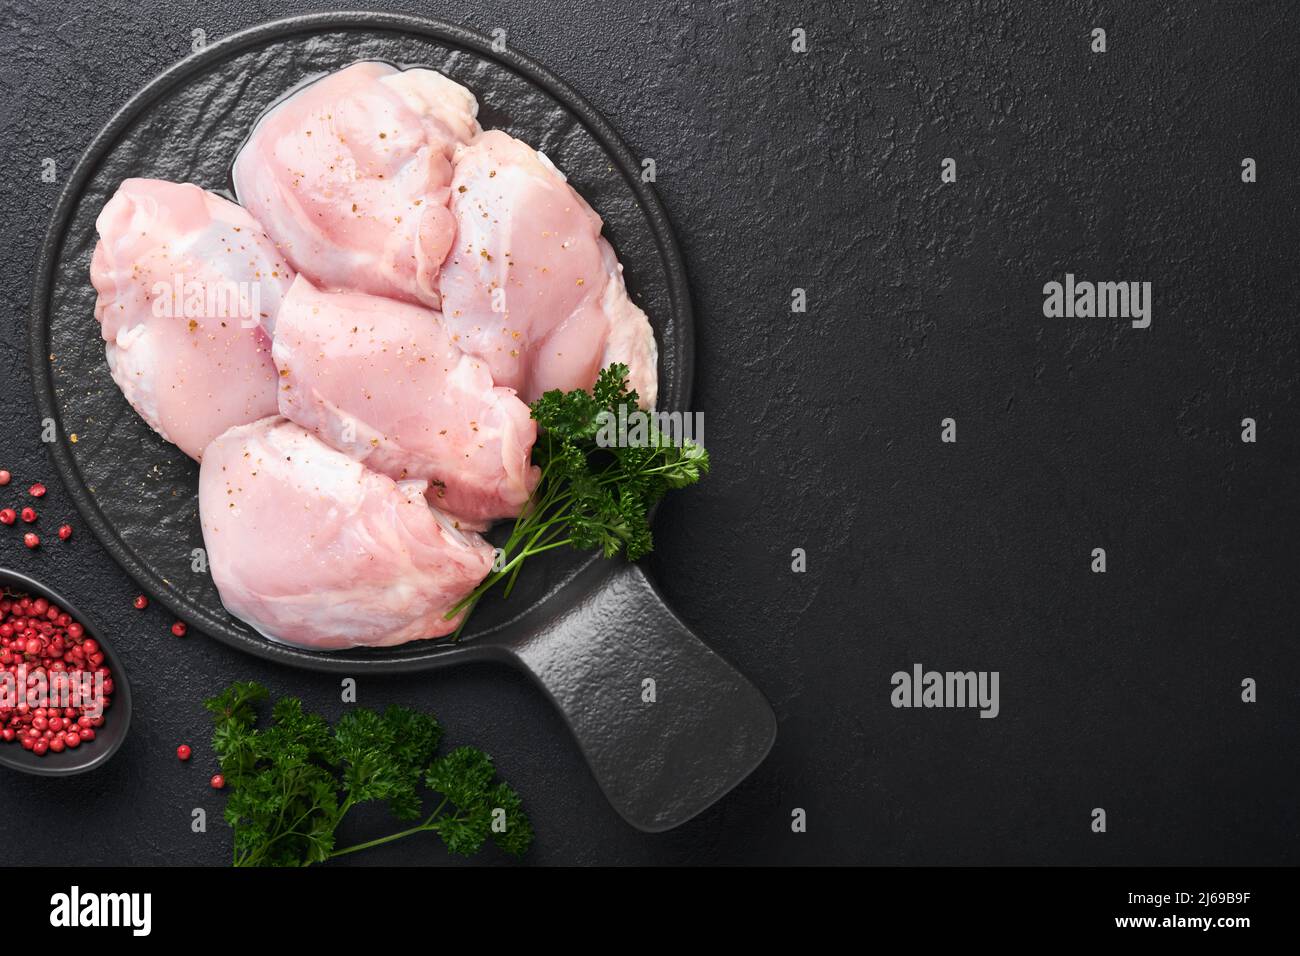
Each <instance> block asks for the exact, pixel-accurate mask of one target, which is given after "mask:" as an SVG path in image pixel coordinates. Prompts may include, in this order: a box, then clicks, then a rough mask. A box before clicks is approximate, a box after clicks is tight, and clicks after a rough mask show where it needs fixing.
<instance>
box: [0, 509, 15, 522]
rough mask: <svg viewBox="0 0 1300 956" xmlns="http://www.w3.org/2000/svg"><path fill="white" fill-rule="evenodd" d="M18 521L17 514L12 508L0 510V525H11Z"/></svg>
mask: <svg viewBox="0 0 1300 956" xmlns="http://www.w3.org/2000/svg"><path fill="white" fill-rule="evenodd" d="M17 520H18V512H16V511H14V509H13V508H5V509H3V510H0V524H13V523H14V522H15V521H17Z"/></svg>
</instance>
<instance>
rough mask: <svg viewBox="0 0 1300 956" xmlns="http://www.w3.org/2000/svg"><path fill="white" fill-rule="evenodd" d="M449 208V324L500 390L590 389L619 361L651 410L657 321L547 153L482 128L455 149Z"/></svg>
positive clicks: (445, 299)
mask: <svg viewBox="0 0 1300 956" xmlns="http://www.w3.org/2000/svg"><path fill="white" fill-rule="evenodd" d="M451 209H452V213H453V214H454V215H455V217H456V226H457V234H456V242H455V245H454V246H453V248H452V250H451V252H450V254H449V255H448V256H447V259H446V261H445V262H444V263H443V267H442V273H441V280H440V288H441V293H442V311H443V319H444V321H445V322H446V323H447V327H448V328H449V329H450V330H451V332H452V334H453V337H454V338H455V340H456V342H457V344H458V345H459V346H460V347H461V348H462V349H464V350H465V351H467V352H469V353H470V354H472V355H477V356H479V357H480V358H482V359H483V360H484V361H485V362H487V363H488V366H489V368H491V370H492V376H493V379H494V380H495V381H496V383H497V384H498V385H507V386H509V387H511V388H514V389H515V390H516V391H518V392H519V394H520V396H521V397H522V398H523V399H524V400H525V401H529V402H531V401H533V400H535V399H536V398H537V397H538V396H540V395H541V394H542V393H543V392H546V391H548V390H550V389H554V388H558V389H563V390H565V391H569V390H572V389H575V388H591V386H592V384H593V383H594V382H595V381H596V375H597V374H598V373H599V372H600V370H601V369H602V368H604V367H606V366H607V365H609V364H610V363H612V362H623V363H624V364H626V365H627V366H628V368H629V370H630V376H629V380H630V384H631V386H632V387H633V388H634V389H636V391H637V394H638V395H639V396H640V399H641V404H642V405H643V406H644V407H647V408H651V407H653V406H654V403H655V399H656V393H657V390H658V389H657V386H658V368H657V364H658V352H657V350H656V347H655V338H654V332H653V331H652V330H651V328H650V322H649V320H648V319H647V318H646V315H645V313H644V312H642V311H641V309H639V308H638V307H637V306H636V305H635V304H634V303H633V302H632V300H631V299H630V298H629V297H628V294H627V289H626V287H625V286H624V283H623V267H622V266H621V265H620V264H619V262H618V259H617V257H616V256H615V255H614V250H613V248H612V247H611V246H610V244H609V243H608V242H606V241H605V240H604V239H603V238H601V235H600V230H601V219H600V216H598V215H597V214H596V212H595V211H594V210H593V209H592V208H591V207H590V206H589V205H587V203H586V201H585V200H583V198H582V197H581V196H579V195H578V194H577V193H576V192H575V191H574V190H573V187H571V186H570V185H569V184H568V182H567V181H566V180H565V178H564V175H563V174H562V173H561V172H560V171H559V170H558V169H556V168H555V166H554V165H552V163H551V161H550V160H549V159H547V158H546V156H545V154H543V153H539V152H537V151H536V150H534V149H532V148H531V147H530V146H528V145H527V144H525V143H522V142H520V141H519V140H517V139H515V138H513V137H511V136H509V135H507V134H505V133H502V132H499V131H497V130H489V131H488V132H486V133H482V134H481V135H479V136H478V137H476V138H475V139H474V141H473V142H472V143H470V144H469V145H468V146H466V147H463V148H461V149H459V150H458V151H457V154H456V160H455V174H454V176H453V177H452V193H451Z"/></svg>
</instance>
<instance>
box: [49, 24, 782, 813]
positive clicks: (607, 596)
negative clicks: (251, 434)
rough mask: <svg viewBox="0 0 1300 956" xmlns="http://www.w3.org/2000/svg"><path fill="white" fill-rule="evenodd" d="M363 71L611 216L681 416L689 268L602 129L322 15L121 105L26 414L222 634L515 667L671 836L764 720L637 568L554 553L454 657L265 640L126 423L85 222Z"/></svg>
mask: <svg viewBox="0 0 1300 956" xmlns="http://www.w3.org/2000/svg"><path fill="white" fill-rule="evenodd" d="M359 59H376V60H386V61H388V62H391V63H396V64H408V65H423V66H430V67H433V68H435V69H438V70H441V71H443V72H444V73H446V74H448V75H449V76H451V77H452V78H453V79H455V80H457V81H459V82H461V83H463V84H464V85H465V86H467V87H468V88H469V89H471V90H472V91H473V92H474V93H475V95H476V96H477V97H478V99H479V103H480V116H479V118H480V120H481V122H482V124H483V126H484V127H485V128H499V129H504V130H506V131H507V132H509V133H511V134H513V135H516V136H519V137H520V138H522V139H524V140H525V141H526V142H528V143H530V144H532V145H533V146H534V147H536V148H538V149H541V150H543V151H544V152H545V153H546V154H547V155H548V156H550V158H551V159H552V160H553V161H554V162H555V163H556V165H557V166H559V168H560V169H562V170H564V172H565V173H566V174H567V175H568V176H569V178H570V181H571V182H572V183H573V184H574V186H575V188H576V189H577V190H578V191H579V192H580V193H581V194H582V195H583V196H584V197H586V199H587V200H588V201H589V202H590V203H591V204H592V206H593V207H595V209H596V210H597V212H599V213H600V214H601V216H602V217H603V218H604V220H605V234H606V236H607V237H608V238H609V239H610V241H611V242H612V243H613V244H614V247H615V248H616V249H617V250H618V253H619V257H620V258H621V260H622V261H623V264H624V266H625V269H626V279H627V284H628V289H629V291H630V292H631V294H632V295H633V297H634V298H635V300H636V301H637V302H638V304H640V305H641V307H642V308H644V309H645V310H646V312H647V313H648V314H649V316H650V318H651V321H652V323H653V324H654V326H655V333H656V335H657V337H658V340H659V346H660V355H661V357H660V369H659V375H660V407H661V408H663V409H665V410H669V411H673V410H682V411H684V410H686V406H687V402H688V400H689V397H690V382H691V374H692V358H693V356H692V328H691V307H690V300H689V292H688V287H687V282H686V276H685V272H684V270H683V267H682V262H681V257H680V254H679V252H678V249H677V245H676V242H675V240H674V238H673V235H672V231H671V228H670V226H669V224H668V220H667V218H666V216H665V214H664V211H663V209H662V207H661V206H660V204H659V201H658V200H657V199H656V197H655V195H654V193H653V192H652V191H651V189H650V188H649V187H648V186H647V185H646V184H645V183H643V182H642V181H641V176H640V173H641V166H640V163H639V161H638V160H637V158H636V157H634V156H632V155H631V154H630V153H629V152H628V150H627V147H626V146H624V145H623V143H622V142H621V141H620V139H619V138H618V136H617V134H616V133H615V132H614V131H613V129H612V128H611V127H610V125H609V124H608V123H607V122H605V120H604V119H602V118H601V117H600V116H599V115H598V114H597V113H596V112H595V111H594V110H593V109H592V108H591V107H590V106H589V105H588V104H587V103H586V102H584V101H583V100H582V99H581V98H580V97H579V96H578V95H577V94H575V93H574V92H573V91H572V90H571V89H569V88H568V87H567V86H566V85H565V84H564V83H562V82H561V81H560V80H559V79H557V78H556V77H555V76H553V75H552V74H551V73H550V72H548V71H547V70H545V69H544V68H542V67H541V66H539V65H537V64H536V63H534V62H532V61H531V60H529V59H528V58H526V57H524V56H521V55H520V54H518V53H515V52H514V51H512V50H509V49H502V50H494V49H493V45H492V42H491V41H489V40H488V39H486V38H483V37H480V36H478V35H476V34H474V33H471V32H469V31H467V30H464V29H461V28H459V27H454V26H450V25H447V24H442V23H437V22H433V21H429V20H424V19H418V18H414V17H408V16H402V15H394V14H379V13H331V14H315V15H310V16H302V17H295V18H292V19H288V20H282V21H278V22H275V23H270V24H266V25H263V26H260V27H255V28H253V29H251V30H247V31H244V32H242V33H238V34H235V35H233V36H230V37H227V38H225V39H223V40H220V41H219V42H217V43H214V44H212V45H211V46H209V47H207V48H206V49H204V50H201V51H199V52H197V53H196V54H194V55H193V56H190V57H189V58H187V59H185V60H184V61H182V62H180V63H178V64H176V65H175V66H174V67H172V68H171V69H169V70H167V71H166V72H165V73H164V74H162V75H161V76H160V77H158V78H157V79H156V80H154V81H153V82H152V83H150V84H149V85H148V86H146V87H145V88H144V89H143V90H141V91H140V92H139V93H137V94H136V95H135V96H134V97H133V98H132V99H131V101H130V102H128V103H127V104H126V106H125V107H124V108H123V109H122V110H121V112H120V113H118V115H117V116H115V117H114V118H113V120H112V121H111V122H110V123H109V124H108V126H107V127H106V128H105V129H104V130H103V132H101V133H100V134H99V136H97V137H96V138H95V140H94V142H93V143H92V144H91V145H90V147H89V149H88V150H87V151H86V154H85V156H84V157H83V158H82V160H81V162H80V163H79V164H78V166H77V167H76V169H75V170H74V172H73V174H72V177H71V180H70V181H69V183H68V185H67V187H66V189H65V190H64V192H63V195H62V197H61V198H60V201H59V205H58V208H57V210H56V212H55V216H54V222H53V224H52V226H51V229H50V233H49V236H48V237H47V239H46V242H45V245H44V248H43V249H42V252H41V258H40V261H39V264H38V269H37V276H36V284H35V290H34V297H33V315H32V326H31V362H32V371H33V380H34V382H35V389H36V402H37V406H38V408H39V411H40V414H41V416H42V418H46V419H52V420H53V421H54V422H55V423H56V425H57V435H58V440H57V441H56V442H54V443H52V444H51V446H50V447H51V454H52V455H53V458H54V463H55V467H56V469H57V470H58V471H59V473H60V475H61V476H62V478H63V480H64V482H65V483H66V484H67V487H68V490H69V493H70V494H71V495H72V497H73V500H74V501H75V502H76V504H77V507H78V509H79V510H80V511H81V513H82V516H83V517H84V518H85V520H86V522H87V524H89V526H90V527H91V529H92V530H93V531H94V532H95V534H96V535H98V537H99V539H100V540H101V541H102V542H103V543H104V545H105V547H107V548H108V550H109V552H110V553H111V554H112V555H113V556H114V557H115V558H116V559H117V560H118V561H119V562H120V563H121V564H122V566H123V567H124V568H126V570H127V571H128V572H129V573H130V574H131V575H132V576H133V577H134V578H135V579H136V580H137V581H138V582H139V583H140V584H141V586H142V587H143V588H144V589H145V590H146V591H147V592H148V593H149V594H150V595H152V596H153V597H154V598H156V599H157V600H159V601H161V602H162V603H163V604H165V605H166V606H167V607H169V608H171V609H172V610H173V611H175V612H176V614H177V615H179V616H180V617H182V618H185V619H186V620H188V621H190V622H192V623H193V624H194V625H196V626H197V627H199V628H200V629H201V630H203V631H205V632H206V633H208V634H211V635H212V636H213V637H215V638H217V639H218V640H220V641H223V642H224V643H227V644H230V645H231V646H233V647H237V648H240V649H242V650H245V651H248V652H250V653H253V654H256V655H258V656H260V657H265V658H268V659H271V660H276V661H281V662H283V663H286V664H289V665H291V666H295V667H304V668H311V669H314V670H326V671H337V672H342V673H355V672H357V671H368V672H372V673H373V672H398V671H416V670H422V669H426V668H434V667H443V666H449V665H452V664H457V663H461V662H466V661H476V660H479V661H481V660H494V661H500V662H505V663H509V664H512V665H514V666H517V667H521V668H523V669H524V670H526V671H527V672H528V673H529V674H531V675H532V677H533V678H534V679H535V680H536V681H537V682H538V683H539V684H540V685H541V687H542V688H543V689H544V690H545V692H546V693H547V694H548V695H549V696H550V698H551V699H552V700H553V701H554V702H555V704H556V705H557V706H558V707H559V708H560V710H561V711H562V713H563V714H564V717H565V719H566V721H567V722H568V724H569V726H570V727H571V728H572V730H573V733H574V735H575V736H576V737H577V739H578V743H579V745H580V746H581V748H582V751H583V753H584V754H585V755H586V758H587V760H588V762H589V763H590V765H591V768H592V770H593V772H594V773H595V775H596V778H597V780H598V781H599V783H600V785H601V787H602V788H603V790H604V792H605V794H606V795H607V796H608V797H609V799H610V802H611V803H612V804H613V805H614V807H615V808H616V809H617V810H618V811H619V812H620V813H621V814H622V815H623V816H624V817H625V818H626V819H627V820H628V821H629V822H630V823H631V824H633V825H634V826H636V827H638V828H640V829H643V830H651V831H658V830H666V829H668V828H670V827H673V826H676V825H678V824H680V823H682V822H684V821H685V820H687V819H689V818H690V817H692V816H694V815H695V814H696V813H698V812H700V811H701V810H703V809H704V808H705V807H707V806H709V805H710V804H711V803H713V802H714V801H715V800H717V799H718V798H719V797H720V796H722V795H723V794H724V793H726V792H727V791H728V790H729V789H731V788H732V787H733V786H734V785H735V784H737V783H738V782H739V781H740V780H741V779H743V778H744V777H745V776H746V775H747V774H748V773H749V772H750V771H751V770H753V769H754V767H756V766H757V765H758V763H759V762H760V761H761V760H762V759H763V757H764V756H766V754H767V751H768V750H769V749H770V747H771V744H772V740H773V738H774V736H775V732H776V725H775V718H774V715H773V713H772V710H771V708H770V707H769V706H768V704H767V702H766V700H764V698H763V696H762V695H761V694H760V693H759V692H758V690H757V689H756V688H755V687H754V686H753V685H752V684H750V683H749V681H748V680H746V679H745V678H744V677H743V676H742V675H740V674H739V673H737V672H736V671H735V670H734V669H733V668H732V667H731V666H730V665H728V664H727V663H726V662H725V661H723V660H722V659H721V658H720V657H718V656H717V655H716V654H714V653H713V652H712V651H710V650H709V649H708V648H707V647H705V645H704V644H702V643H701V642H700V641H699V640H698V639H697V638H696V637H695V636H694V635H693V634H691V633H690V631H689V630H688V629H687V628H686V627H685V626H684V625H683V624H682V623H681V622H680V621H679V620H678V619H677V618H676V617H675V616H674V615H673V613H672V612H671V611H670V610H669V609H668V608H667V606H666V605H665V604H664V602H663V601H662V600H661V599H660V597H659V596H658V594H657V593H656V592H655V590H654V588H653V587H652V585H651V584H650V582H649V581H648V580H647V578H646V576H645V575H644V574H643V572H642V571H641V569H640V568H639V567H636V566H632V565H626V564H623V563H621V562H614V561H605V560H603V559H593V558H590V557H589V556H586V555H581V554H578V553H576V552H575V553H569V554H565V553H563V552H561V551H556V552H550V553H549V554H548V555H546V556H545V557H546V559H547V560H538V559H534V562H532V563H530V566H529V569H528V573H527V574H525V575H523V576H522V577H521V579H520V582H519V586H518V587H517V588H516V589H515V592H514V593H513V594H512V595H511V597H510V598H509V599H508V600H501V599H488V600H485V601H484V602H483V603H482V604H481V605H480V607H479V609H478V610H477V611H476V613H475V616H474V618H473V620H472V621H471V623H470V625H469V627H468V628H467V629H466V633H465V634H464V635H463V636H462V638H461V640H460V642H459V643H457V644H451V643H448V642H430V641H424V642H414V643H411V644H407V645H404V646H401V647H397V648H388V649H377V650H352V651H344V652H337V653H323V652H313V651H308V650H303V649H299V648H293V647H289V646H286V645H282V644H275V643H272V642H270V641H267V640H266V639H265V638H263V637H261V636H260V635H258V634H256V633H255V632H253V631H252V630H251V629H249V628H248V627H246V626H245V625H244V624H242V623H241V622H240V621H238V620H236V619H234V618H233V617H231V616H230V615H229V614H227V613H226V611H225V609H224V608H223V607H222V605H221V601H220V599H219V597H218V595H217V592H216V588H215V587H214V586H213V584H212V580H211V578H210V577H209V575H208V574H207V572H206V569H205V567H204V563H203V552H202V547H203V538H202V533H201V531H200V528H199V519H198V500H197V466H196V465H195V464H194V463H193V462H192V461H191V460H190V459H188V458H187V457H186V456H185V455H183V454H182V453H181V452H180V451H178V450H177V449H176V448H174V447H173V446H171V445H169V444H167V443H166V442H164V441H163V440H162V439H160V438H159V437H158V436H157V435H155V434H154V433H153V432H152V431H151V430H150V429H149V428H148V426H146V425H145V424H144V422H143V421H141V420H140V419H139V418H138V417H137V416H136V414H135V413H134V412H133V411H132V409H131V408H130V407H129V406H128V405H127V404H126V402H125V400H124V399H123V398H122V396H121V394H120V393H119V391H118V389H117V387H116V385H114V383H113V381H112V379H111V378H110V376H109V373H108V368H107V364H106V362H105V360H104V346H103V342H102V340H101V338H100V334H99V328H98V325H97V323H96V322H95V319H94V301H95V293H94V290H93V288H92V287H91V285H90V280H89V271H88V270H89V262H90V255H91V252H92V250H93V248H94V243H95V238H96V236H95V228H94V223H95V218H96V216H97V215H98V214H99V211H100V209H102V208H103V205H104V203H105V202H106V201H107V200H108V198H109V197H110V196H111V195H112V193H113V191H114V190H115V189H116V188H117V186H118V184H119V183H120V182H121V181H122V180H123V179H126V178H128V177H131V176H145V177H154V178H159V179H169V180H173V181H177V182H193V183H197V184H198V185H201V186H204V187H206V188H208V189H214V190H217V191H223V192H227V193H229V169H230V165H231V162H232V161H233V159H234V156H235V152H236V150H237V149H238V148H239V145H240V144H241V142H242V141H243V139H244V137H245V136H246V135H247V133H248V131H249V129H250V128H251V126H252V124H253V122H254V121H255V120H256V119H257V117H258V116H259V115H260V114H261V112H262V111H263V110H264V109H265V108H266V107H267V106H268V105H270V104H271V103H272V102H274V101H275V100H276V99H277V98H279V97H280V96H281V95H283V94H284V93H285V91H287V90H289V89H291V88H293V87H295V86H297V85H299V84H301V83H302V82H303V81H304V80H305V79H307V78H309V77H312V76H316V75H319V74H323V73H326V72H329V71H331V70H336V69H338V68H340V67H342V66H345V65H346V64H348V63H351V62H353V61H355V60H359ZM74 436H75V437H74ZM534 564H535V565H536V566H533V565H534ZM647 681H653V682H654V685H653V698H654V699H653V701H649V700H647V698H648V697H650V696H651V695H650V694H649V693H648V692H647V689H648V688H649V686H650V685H649V684H647V683H646V682H647Z"/></svg>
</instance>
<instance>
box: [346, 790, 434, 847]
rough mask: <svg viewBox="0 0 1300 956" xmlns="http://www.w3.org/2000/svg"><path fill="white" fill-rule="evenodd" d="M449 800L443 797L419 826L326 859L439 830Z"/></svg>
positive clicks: (360, 844)
mask: <svg viewBox="0 0 1300 956" xmlns="http://www.w3.org/2000/svg"><path fill="white" fill-rule="evenodd" d="M447 799H448V798H447V797H443V798H442V803H440V804H438V809H436V810H434V811H433V813H431V814H429V819H427V820H425V821H424V822H423V823H421V824H419V825H417V826H413V827H411V828H410V829H407V830H401V831H399V832H397V833H390V834H389V835H388V836H383V837H378V838H376V839H374V840H367V841H366V842H365V843H357V844H355V845H353V846H349V847H345V848H344V849H342V850H335V851H333V852H332V853H330V855H329V856H327V857H326V859H327V860H332V859H334V858H335V857H336V856H346V855H347V854H349V853H356V852H358V851H359V850H369V849H370V848H371V847H375V846H382V845H383V844H385V843H392V842H393V841H394V840H400V839H402V838H403V837H409V836H413V835H414V834H416V833H424V832H425V831H426V830H436V829H438V822H437V821H438V819H439V817H441V815H442V809H443V807H445V806H446V805H447Z"/></svg>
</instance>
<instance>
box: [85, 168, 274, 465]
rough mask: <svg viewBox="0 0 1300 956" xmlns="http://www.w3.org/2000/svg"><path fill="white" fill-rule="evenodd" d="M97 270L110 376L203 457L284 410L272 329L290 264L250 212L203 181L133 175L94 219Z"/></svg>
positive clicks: (159, 425)
mask: <svg viewBox="0 0 1300 956" xmlns="http://www.w3.org/2000/svg"><path fill="white" fill-rule="evenodd" d="M96 227H97V228H98V231H99V242H98V244H97V245H96V246H95V251H94V255H93V256H92V258H91V265H90V279H91V282H92V284H93V285H94V287H95V291H96V292H97V293H98V299H97V301H96V303H95V316H96V318H98V319H99V322H100V328H101V331H102V333H103V336H104V340H105V342H106V343H107V346H106V351H107V355H108V367H109V370H110V372H111V373H112V376H113V380H114V381H115V382H117V384H118V387H119V388H121V389H122V393H123V395H125V396H126V400H127V401H128V402H129V403H130V404H131V407H133V408H134V409H135V410H136V411H137V412H138V413H139V414H140V417H142V418H143V419H144V420H145V421H146V422H148V424H149V425H150V427H152V428H153V429H154V431H156V432H158V434H160V435H161V436H162V437H163V438H165V439H167V440H168V441H170V442H172V443H174V444H175V445H177V446H178V447H179V448H180V449H181V450H182V451H183V452H185V454H187V455H189V456H190V457H191V458H194V459H202V457H203V449H204V448H206V447H207V445H208V442H210V441H211V440H212V439H213V438H215V437H216V436H218V435H220V434H221V433H222V432H224V431H225V430H226V429H228V428H230V427H231V426H232V425H243V424H247V423H248V422H253V421H256V420H257V419H259V418H264V417H265V416H267V415H274V414H275V411H276V404H277V403H276V391H277V389H276V372H275V366H274V364H273V363H272V361H271V335H270V332H271V329H272V328H273V327H274V319H275V314H276V312H277V311H278V310H279V307H280V300H281V298H282V297H283V295H284V293H285V292H286V291H288V288H289V283H290V281H291V280H292V278H293V273H292V271H291V270H290V269H289V267H288V266H287V265H286V264H285V262H284V260H283V259H282V258H281V257H280V255H279V253H278V252H277V251H276V249H275V246H274V245H273V244H272V243H271V241H270V240H269V239H268V238H267V237H266V236H265V235H264V234H263V232H262V228H261V226H259V225H258V224H257V222H256V221H255V220H254V219H253V217H252V216H250V215H249V214H248V213H247V212H245V211H244V210H243V209H241V208H240V207H239V206H236V205H235V204H234V203H232V202H230V201H229V200H226V199H222V198H221V197H220V196H217V195H215V194H213V193H210V192H206V191H204V190H202V189H200V188H199V187H198V186H194V185H189V184H178V183H169V182H163V181H161V180H157V179H128V180H126V181H125V182H123V183H122V185H121V186H120V187H119V188H118V190H117V192H116V193H115V194H114V196H113V197H112V198H111V199H110V200H109V201H108V203H107V204H106V205H105V206H104V208H103V210H102V211H101V212H100V214H99V218H98V220H97V221H96Z"/></svg>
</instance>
